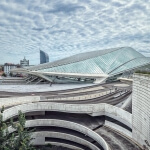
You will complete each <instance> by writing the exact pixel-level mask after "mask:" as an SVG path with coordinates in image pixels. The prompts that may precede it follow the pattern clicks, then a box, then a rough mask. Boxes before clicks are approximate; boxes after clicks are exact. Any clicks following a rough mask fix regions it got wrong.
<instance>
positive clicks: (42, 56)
mask: <svg viewBox="0 0 150 150" xmlns="http://www.w3.org/2000/svg"><path fill="white" fill-rule="evenodd" d="M47 62H49V56H48V54H47V53H45V52H44V51H42V50H40V64H44V63H47Z"/></svg>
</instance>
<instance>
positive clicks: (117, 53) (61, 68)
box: [38, 48, 145, 74]
mask: <svg viewBox="0 0 150 150" xmlns="http://www.w3.org/2000/svg"><path fill="white" fill-rule="evenodd" d="M141 57H143V59H145V57H144V56H143V55H142V54H140V53H138V52H137V51H135V50H133V49H132V48H120V49H117V50H113V51H110V52H108V53H104V54H102V55H100V56H97V57H94V58H88V59H85V60H83V59H81V61H79V59H77V61H76V62H73V63H69V64H64V65H58V66H56V67H50V68H45V69H41V70H38V71H40V72H59V73H82V74H113V72H115V70H116V69H117V70H118V69H119V68H118V67H120V66H122V65H123V64H124V63H126V62H129V61H131V60H134V59H136V58H141ZM74 59H75V58H74ZM126 69H127V68H126Z"/></svg>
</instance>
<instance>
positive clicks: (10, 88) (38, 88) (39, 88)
mask: <svg viewBox="0 0 150 150" xmlns="http://www.w3.org/2000/svg"><path fill="white" fill-rule="evenodd" d="M92 85H93V84H52V86H50V85H49V84H39V85H0V91H7V92H23V93H25V92H44V91H57V90H65V89H74V88H80V87H86V86H92Z"/></svg>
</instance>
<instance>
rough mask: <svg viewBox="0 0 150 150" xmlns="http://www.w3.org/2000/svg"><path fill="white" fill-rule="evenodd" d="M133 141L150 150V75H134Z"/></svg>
mask: <svg viewBox="0 0 150 150" xmlns="http://www.w3.org/2000/svg"><path fill="white" fill-rule="evenodd" d="M132 116H133V126H132V129H133V131H132V132H133V139H134V140H135V141H137V142H138V143H140V144H141V145H145V146H146V147H147V148H148V149H149V150H150V75H144V74H134V76H133V96H132Z"/></svg>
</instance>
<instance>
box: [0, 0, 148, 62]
mask: <svg viewBox="0 0 150 150" xmlns="http://www.w3.org/2000/svg"><path fill="white" fill-rule="evenodd" d="M149 2H150V1H149V0H143V1H140V0H127V1H118V0H101V1H98V0H86V1H85V0H82V2H81V1H78V0H75V1H73V2H71V1H69V0H65V1H60V0H57V1H56V0H52V1H48V0H43V1H32V2H31V1H29V0H22V1H19V0H11V1H9V0H3V1H1V2H0V20H1V22H0V39H1V40H0V56H2V57H1V60H0V64H3V63H7V62H10V63H15V64H16V63H19V61H20V60H21V59H22V58H23V57H24V56H25V57H26V58H27V59H29V60H30V64H31V65H36V64H39V62H40V55H39V49H41V50H43V51H44V52H46V53H48V55H49V57H50V62H51V61H55V60H58V59H61V58H64V57H68V56H71V55H74V54H77V53H80V52H87V51H94V50H103V49H108V48H115V47H124V46H125V47H126V46H130V47H132V48H134V49H135V50H137V51H138V52H140V53H142V54H143V55H145V56H147V57H150V47H149V42H150V40H149V37H150V31H149V27H150V25H149V23H150V17H149V16H150V11H149V10H150V3H149Z"/></svg>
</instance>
